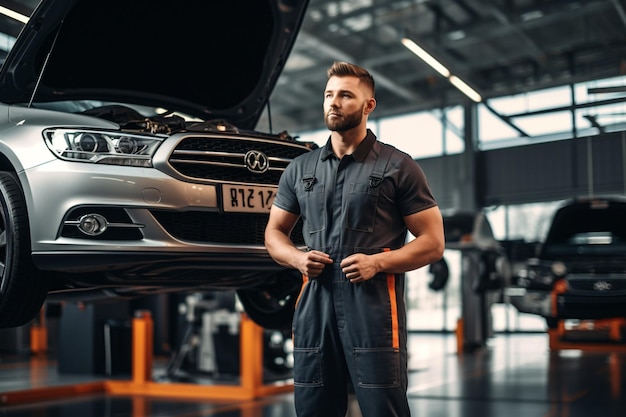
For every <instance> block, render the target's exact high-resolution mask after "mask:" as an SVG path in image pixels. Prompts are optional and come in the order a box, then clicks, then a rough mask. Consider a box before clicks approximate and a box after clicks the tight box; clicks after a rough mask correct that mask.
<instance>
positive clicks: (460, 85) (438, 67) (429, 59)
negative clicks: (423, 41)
mask: <svg viewBox="0 0 626 417" xmlns="http://www.w3.org/2000/svg"><path fill="white" fill-rule="evenodd" d="M402 44H403V45H404V46H406V47H407V48H408V49H409V50H410V51H411V52H413V53H414V54H415V55H417V56H418V57H419V58H420V59H422V61H424V62H426V63H427V64H428V65H430V66H431V67H432V68H433V69H434V70H435V71H437V72H438V73H439V74H441V75H443V76H444V77H446V78H447V79H448V81H450V82H451V83H452V85H453V86H455V87H456V88H457V89H459V90H460V91H461V92H462V93H463V94H465V95H466V96H467V97H469V98H470V99H472V100H473V101H475V102H476V103H479V102H481V101H482V97H481V96H480V94H478V93H477V92H476V91H475V90H473V89H472V88H471V87H470V86H469V85H467V83H465V82H464V81H463V80H462V79H460V78H459V77H457V76H456V75H453V74H452V73H451V72H450V70H449V69H448V68H446V67H445V66H444V65H443V64H442V63H441V62H439V61H437V60H436V59H435V58H434V57H433V56H432V55H430V54H429V53H428V52H426V51H425V50H424V49H423V48H421V47H420V46H419V45H418V44H416V43H415V42H414V41H413V40H412V39H409V38H402Z"/></svg>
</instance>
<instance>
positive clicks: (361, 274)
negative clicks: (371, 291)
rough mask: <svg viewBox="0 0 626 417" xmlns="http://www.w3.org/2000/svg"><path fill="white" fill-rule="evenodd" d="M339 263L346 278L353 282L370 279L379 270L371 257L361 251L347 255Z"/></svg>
mask: <svg viewBox="0 0 626 417" xmlns="http://www.w3.org/2000/svg"><path fill="white" fill-rule="evenodd" d="M340 265H341V271H342V272H343V273H344V274H345V275H346V278H348V279H349V280H350V282H353V283H356V282H363V281H367V280H369V279H372V278H373V277H374V275H376V274H377V273H378V272H379V271H378V267H377V265H376V263H375V262H374V259H373V257H372V256H369V255H365V254H363V253H355V254H354V255H350V256H348V257H347V258H345V259H344V260H342V261H341V264H340Z"/></svg>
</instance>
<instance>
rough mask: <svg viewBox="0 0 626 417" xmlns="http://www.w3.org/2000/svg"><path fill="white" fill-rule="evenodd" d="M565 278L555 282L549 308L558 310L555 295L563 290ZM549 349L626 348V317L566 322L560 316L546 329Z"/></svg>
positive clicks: (598, 349) (564, 288)
mask: <svg viewBox="0 0 626 417" xmlns="http://www.w3.org/2000/svg"><path fill="white" fill-rule="evenodd" d="M566 288H567V286H566V285H565V283H564V282H558V283H557V284H556V285H555V286H554V289H553V290H552V294H551V296H550V299H551V300H550V304H551V308H552V312H553V313H554V315H555V316H556V313H557V312H558V302H557V299H558V295H559V294H561V293H563V292H565V291H566ZM548 337H549V347H550V350H565V349H576V350H585V351H595V352H607V351H611V352H626V318H608V319H596V320H580V321H579V323H578V324H576V325H574V326H569V327H568V326H566V323H565V320H559V321H558V323H557V326H556V327H555V328H550V329H548Z"/></svg>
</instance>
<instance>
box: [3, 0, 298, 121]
mask: <svg viewBox="0 0 626 417" xmlns="http://www.w3.org/2000/svg"><path fill="white" fill-rule="evenodd" d="M307 4H308V0H221V1H217V0H210V1H206V0H177V1H167V0H43V1H42V2H41V4H40V5H39V6H38V7H37V8H36V9H35V11H34V12H33V15H32V16H31V18H30V20H29V22H28V23H27V24H26V26H25V27H24V29H23V31H22V33H21V34H20V35H19V36H18V39H17V41H16V43H15V45H14V47H13V48H12V50H11V52H10V53H9V56H8V57H7V59H6V61H5V63H4V65H3V67H2V69H1V70H0V101H2V102H4V103H7V104H17V103H29V102H31V101H32V102H33V103H38V102H53V101H64V100H102V101H108V102H123V103H132V104H139V105H145V106H152V107H160V108H166V109H167V110H170V111H179V112H184V113H186V114H188V115H190V116H194V117H198V118H200V119H203V120H206V119H226V120H228V121H230V122H231V123H233V124H234V125H236V126H238V127H240V128H243V129H253V128H254V127H255V126H256V123H257V122H258V120H259V118H260V115H261V113H262V111H263V108H264V106H265V105H266V103H267V100H268V99H269V96H270V94H271V92H272V90H273V88H274V86H275V84H276V81H277V79H278V77H279V75H280V73H281V71H282V69H283V67H284V65H285V62H286V60H287V56H288V55H289V52H290V51H291V49H292V46H293V43H294V41H295V38H296V36H297V33H298V30H299V28H300V25H301V23H302V19H303V16H304V12H305V9H306V6H307Z"/></svg>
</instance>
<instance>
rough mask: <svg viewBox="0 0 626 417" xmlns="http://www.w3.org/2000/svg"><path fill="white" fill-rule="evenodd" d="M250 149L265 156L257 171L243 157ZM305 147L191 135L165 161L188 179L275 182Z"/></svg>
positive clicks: (250, 182) (240, 182)
mask: <svg viewBox="0 0 626 417" xmlns="http://www.w3.org/2000/svg"><path fill="white" fill-rule="evenodd" d="M251 150H255V151H258V152H261V153H263V154H264V155H265V156H266V157H267V160H268V161H269V168H268V169H267V171H265V172H262V173H257V172H251V171H250V170H248V168H247V167H246V163H245V158H246V153H247V152H249V151H251ZM309 150H310V149H309V148H308V147H307V146H306V145H303V144H299V143H295V142H283V141H281V140H278V139H276V140H271V139H259V138H249V137H241V136H230V135H228V136H200V135H192V136H186V137H184V138H182V139H181V140H180V142H178V144H177V145H176V147H175V148H174V149H173V151H172V152H171V153H170V155H169V158H168V163H169V165H170V167H171V168H172V169H174V170H175V171H176V173H177V174H179V175H182V176H183V177H185V178H188V179H190V180H196V181H211V182H218V183H232V184H258V185H278V180H279V178H280V176H281V175H282V173H283V171H284V170H285V168H286V167H287V165H289V163H290V162H291V160H292V159H293V158H295V157H296V156H299V155H301V154H304V153H307V152H309Z"/></svg>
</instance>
